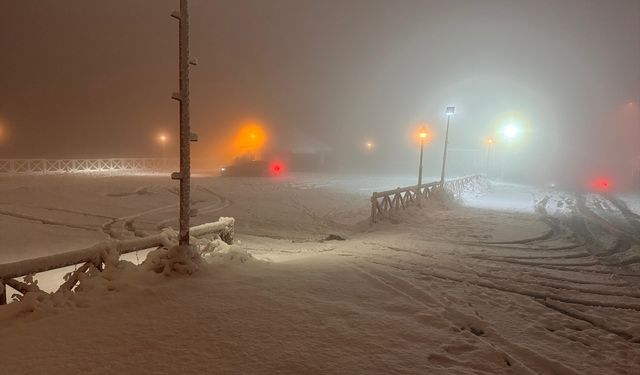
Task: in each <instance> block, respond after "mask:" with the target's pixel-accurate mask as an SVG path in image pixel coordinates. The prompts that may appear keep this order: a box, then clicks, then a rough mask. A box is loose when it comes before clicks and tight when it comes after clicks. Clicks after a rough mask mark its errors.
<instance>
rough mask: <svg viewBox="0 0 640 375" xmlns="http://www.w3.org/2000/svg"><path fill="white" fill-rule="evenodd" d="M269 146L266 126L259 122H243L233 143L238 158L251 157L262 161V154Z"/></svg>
mask: <svg viewBox="0 0 640 375" xmlns="http://www.w3.org/2000/svg"><path fill="white" fill-rule="evenodd" d="M266 144H267V132H266V130H265V126H264V125H263V124H262V123H261V122H259V121H253V120H252V121H245V122H243V123H242V124H241V125H240V127H239V129H238V131H237V132H236V134H235V137H234V141H233V148H234V153H235V154H236V156H246V155H249V156H250V157H251V158H252V159H260V157H259V156H260V153H261V152H262V151H263V150H264V147H265V145H266Z"/></svg>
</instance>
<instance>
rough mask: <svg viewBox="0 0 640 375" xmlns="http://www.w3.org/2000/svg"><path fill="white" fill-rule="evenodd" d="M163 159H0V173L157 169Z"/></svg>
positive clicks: (159, 168)
mask: <svg viewBox="0 0 640 375" xmlns="http://www.w3.org/2000/svg"><path fill="white" fill-rule="evenodd" d="M165 164H166V163H165V161H164V160H163V159H154V158H127V159H0V175H1V174H10V175H13V174H58V173H83V172H109V171H114V172H115V171H158V170H161V169H163V168H164V166H165Z"/></svg>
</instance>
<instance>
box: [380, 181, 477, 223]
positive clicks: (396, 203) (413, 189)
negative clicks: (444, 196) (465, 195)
mask: <svg viewBox="0 0 640 375" xmlns="http://www.w3.org/2000/svg"><path fill="white" fill-rule="evenodd" d="M480 177H481V175H472V176H465V177H459V178H454V179H451V180H447V181H445V182H444V188H445V189H446V190H447V191H448V192H450V193H451V194H453V195H454V196H460V194H462V192H464V191H465V190H467V189H468V188H469V186H471V184H474V183H475V182H476V181H477V180H478V179H479V178H480ZM438 187H440V182H430V183H427V184H422V185H415V186H409V187H404V188H397V189H393V190H387V191H382V192H374V193H373V195H371V223H375V222H376V221H377V220H378V219H381V218H384V217H387V216H389V214H390V213H391V212H392V211H397V210H401V209H402V210H404V209H406V208H407V207H409V206H419V205H420V202H421V201H422V200H424V199H427V198H429V197H431V195H432V194H433V191H434V190H435V189H437V188H438Z"/></svg>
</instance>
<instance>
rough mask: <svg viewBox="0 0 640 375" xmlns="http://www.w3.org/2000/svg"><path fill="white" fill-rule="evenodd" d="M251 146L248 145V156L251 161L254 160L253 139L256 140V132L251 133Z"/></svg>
mask: <svg viewBox="0 0 640 375" xmlns="http://www.w3.org/2000/svg"><path fill="white" fill-rule="evenodd" d="M250 137H251V146H250V147H249V158H250V159H251V161H254V160H256V152H255V143H256V142H255V141H256V133H251V135H250Z"/></svg>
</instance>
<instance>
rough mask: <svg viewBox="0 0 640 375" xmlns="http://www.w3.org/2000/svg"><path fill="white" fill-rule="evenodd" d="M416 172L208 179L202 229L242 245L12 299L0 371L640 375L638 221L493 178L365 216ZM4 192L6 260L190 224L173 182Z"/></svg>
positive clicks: (3, 180) (84, 179) (135, 257)
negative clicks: (220, 229)
mask: <svg viewBox="0 0 640 375" xmlns="http://www.w3.org/2000/svg"><path fill="white" fill-rule="evenodd" d="M411 181H413V180H412V178H411V176H388V177H383V176H379V177H368V176H358V177H348V176H339V175H336V176H333V175H293V176H290V177H287V178H282V179H258V178H246V179H223V178H214V177H198V178H195V179H194V181H193V197H192V199H193V201H194V206H195V207H196V208H197V209H198V215H197V216H196V217H195V218H194V219H193V221H194V222H193V223H192V224H193V225H198V224H203V223H207V222H213V221H216V220H218V218H219V217H221V216H222V217H234V218H235V232H236V239H237V241H236V244H235V245H233V246H228V245H226V244H224V243H223V242H221V241H219V240H214V241H212V242H210V243H208V244H201V246H200V250H201V252H202V253H203V257H204V259H205V261H204V262H196V263H194V264H192V265H190V266H189V267H188V268H185V269H182V270H183V271H185V272H182V273H181V272H175V271H176V269H174V270H173V271H172V270H165V269H164V267H163V271H164V272H160V273H157V272H154V271H153V270H156V271H158V267H157V266H158V265H159V264H164V263H162V262H163V261H164V260H166V259H167V257H170V256H171V254H170V253H168V252H167V250H163V251H158V250H156V251H152V252H151V253H149V255H148V254H147V253H148V251H141V252H139V253H138V254H136V253H132V254H128V255H127V256H126V257H122V258H121V260H120V261H117V260H115V259H111V261H110V262H109V265H108V266H107V267H106V269H105V271H104V272H97V271H96V272H90V273H89V274H88V275H87V276H86V277H84V278H83V279H82V280H81V281H80V285H79V286H78V288H77V290H76V292H73V293H62V294H61V293H57V294H46V293H30V294H28V295H27V296H25V297H24V298H23V301H21V302H16V303H11V304H9V305H7V306H3V307H0V337H2V343H3V350H2V354H1V355H0V374H3V373H7V374H39V373H47V374H58V373H60V374H141V373H145V374H176V373H180V374H203V373H220V374H247V373H250V374H274V373H283V374H314V373H323V374H325V373H335V374H338V373H339V374H395V373H397V374H407V373H409V374H427V373H428V374H500V373H504V374H636V373H637V369H638V368H640V344H639V342H640V292H639V291H638V290H639V289H638V285H639V284H640V270H639V269H638V268H637V267H636V265H637V262H635V263H634V262H629V261H627V260H628V259H633V257H634V256H636V255H637V254H638V251H639V249H638V241H637V236H638V235H637V233H638V231H634V228H637V227H635V225H637V221H634V220H635V219H634V217H633V216H630V215H629V214H628V213H626V212H623V211H621V210H620V209H619V208H616V206H615V205H614V204H613V203H612V202H611V201H610V200H607V199H606V198H605V197H601V196H598V195H590V194H576V193H569V192H562V191H555V190H548V189H536V188H532V187H528V186H521V185H510V184H495V183H491V184H487V185H486V186H484V188H483V189H475V190H474V191H470V192H468V193H466V194H464V195H463V197H462V198H463V204H460V203H451V202H448V203H446V204H445V203H443V202H435V201H432V202H428V203H427V204H425V207H423V208H422V209H418V208H411V209H409V210H407V211H404V212H401V213H399V214H397V215H395V216H394V218H393V220H390V221H384V222H382V223H379V224H376V225H374V226H370V225H369V224H368V221H367V219H368V214H369V209H370V207H369V200H368V198H369V196H370V194H371V192H373V191H382V190H386V189H389V188H395V187H397V186H403V185H410V184H411V183H413V182H411ZM0 194H1V198H0V246H2V247H1V251H0V262H11V261H16V260H21V259H28V258H31V257H35V256H42V255H48V254H52V253H56V252H64V251H70V250H75V249H82V248H86V247H89V246H91V245H94V244H95V243H97V242H99V241H102V240H105V239H135V238H136V237H137V236H143V235H148V234H156V233H158V232H159V230H160V229H159V228H162V227H166V226H174V227H175V226H176V222H175V217H176V216H177V215H176V212H177V205H176V203H177V198H176V190H175V184H174V183H173V182H172V181H170V180H168V178H167V177H166V176H133V175H129V176H99V177H92V176H46V177H42V176H40V177H37V176H21V177H0ZM623 199H625V201H629V199H628V198H623ZM505 202H506V203H505ZM628 206H629V208H632V209H635V208H633V207H632V204H628ZM635 213H636V214H637V213H638V211H635ZM600 220H602V222H601V221H600ZM607 223H608V225H607ZM330 234H336V235H339V236H341V237H343V238H345V240H344V241H337V240H325V239H326V238H327V237H328V235H330ZM596 234H597V236H596ZM589 236H591V241H590V242H589V243H586V246H585V238H587V239H589ZM621 240H622V242H621ZM616 241H617V243H621V244H622V245H618V247H617V248H611V247H608V244H609V242H612V243H613V242H616ZM625 241H626V242H625ZM625 244H626V245H628V246H625ZM611 249H613V250H611ZM616 249H617V250H616ZM618 250H619V252H616V251H618ZM612 251H613V253H611V252H612ZM145 258H147V259H148V260H147V262H146V263H144V264H142V265H139V266H136V265H135V264H139V263H141V262H142V261H143V260H144V259H145ZM152 269H153V270H152ZM71 270H73V267H72V268H71ZM68 271H69V270H59V271H54V272H48V273H43V274H39V275H37V276H36V280H37V282H38V285H39V286H40V287H41V288H42V289H43V290H46V291H53V290H55V289H56V288H57V286H58V285H59V283H60V282H61V280H60V278H61V276H62V275H63V274H64V273H66V272H68ZM189 272H192V274H191V275H188V273H189Z"/></svg>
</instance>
